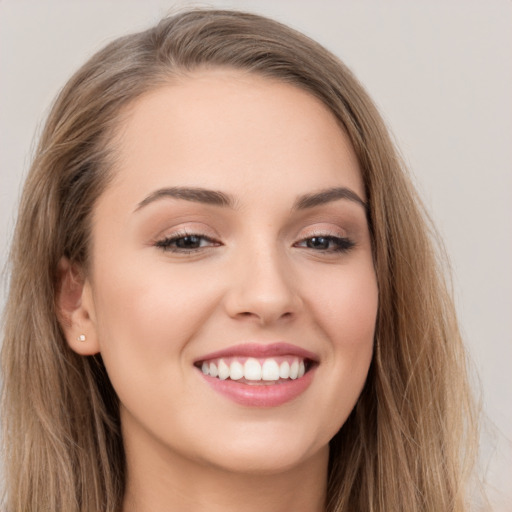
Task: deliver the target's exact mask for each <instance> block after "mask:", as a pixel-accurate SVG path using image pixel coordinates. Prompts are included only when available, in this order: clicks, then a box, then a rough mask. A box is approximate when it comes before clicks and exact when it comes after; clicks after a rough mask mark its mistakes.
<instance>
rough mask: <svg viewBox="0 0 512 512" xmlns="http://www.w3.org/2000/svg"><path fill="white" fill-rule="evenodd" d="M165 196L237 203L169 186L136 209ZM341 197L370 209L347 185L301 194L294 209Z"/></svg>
mask: <svg viewBox="0 0 512 512" xmlns="http://www.w3.org/2000/svg"><path fill="white" fill-rule="evenodd" d="M163 198H172V199H182V200H185V201H192V202H195V203H203V204H209V205H213V206H223V207H228V208H234V206H235V203H236V201H235V199H234V197H233V196H231V195H229V194H226V193H225V192H221V191H219V190H210V189H206V188H199V187H168V188H161V189H158V190H155V191H154V192H152V193H151V194H150V195H149V196H147V197H146V198H145V199H143V200H142V201H141V202H140V203H139V204H138V205H137V207H136V208H135V211H138V210H140V209H141V208H143V207H144V206H147V205H148V204H150V203H153V202H154V201H158V200H160V199H163ZM340 199H346V200H349V201H352V202H354V203H357V204H359V205H361V206H362V207H363V208H364V209H365V211H366V210H367V209H368V205H367V204H366V203H365V201H363V200H362V199H361V198H360V197H359V196H358V195H357V194H356V193H355V192H354V191H353V190H351V189H349V188H346V187H334V188H327V189H325V190H320V191H319V192H313V193H311V194H304V195H302V196H299V197H298V198H297V199H296V200H295V202H294V204H293V207H292V211H293V210H306V209H309V208H314V207H316V206H321V205H323V204H326V203H331V202H333V201H338V200H340Z"/></svg>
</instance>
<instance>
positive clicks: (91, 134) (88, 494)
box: [2, 10, 477, 512]
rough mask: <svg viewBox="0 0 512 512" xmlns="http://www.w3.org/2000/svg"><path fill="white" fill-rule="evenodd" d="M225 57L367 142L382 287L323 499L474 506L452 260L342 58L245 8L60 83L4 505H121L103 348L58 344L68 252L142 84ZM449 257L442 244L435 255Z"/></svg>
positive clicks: (33, 234) (35, 203) (416, 506)
mask: <svg viewBox="0 0 512 512" xmlns="http://www.w3.org/2000/svg"><path fill="white" fill-rule="evenodd" d="M205 67H228V68H235V69H241V70H245V71H247V72H250V73H256V74H258V75H260V76H264V77H270V78H272V79H273V80H280V81H283V82H286V83H289V84H292V85H294V86H296V87H299V88H301V89H304V90H306V91H308V92H309V93H310V94H312V95H314V96H316V97H317V98H319V99H320V100H321V101H322V102H323V103H324V104H325V105H327V107H328V108H329V109H330V110H331V111H332V113H333V114H334V115H335V116H336V117H337V118H338V120H339V122H340V123H341V125H342V126H343V127H344V129H345V130H346V133H347V134H348V136H349V137H350V140H351V141H352V144H353V147H354V149H355V151H356V154H357V156H358V159H359V162H360V166H361V169H362V175H363V180H364V184H365V187H366V194H367V198H368V204H369V222H370V229H371V234H372V241H373V251H374V261H375V267H376V273H377V280H378V287H379V313H378V319H377V326H376V338H375V350H374V357H373V361H372V364H371V368H370V372H369V375H368V379H367V382H366V385H365V388H364V390H363V392H362V394H361V396H360V398H359V400H358V402H357V405H356V407H355V409H354V410H353V412H352V414H351V415H350V417H349V418H348V420H347V421H346V423H345V424H344V425H343V427H342V428H341V430H340V431H339V433H338V434H337V435H336V436H335V437H334V439H333V440H332V441H331V451H330V463H329V482H328V495H327V504H326V508H327V510H328V511H330V512H334V511H340V512H341V511H355V510H357V511H360V512H362V511H372V512H378V511H380V512H389V511H398V510H407V511H408V512H419V511H427V510H428V511H436V512H438V511H443V512H444V511H462V510H466V503H465V487H464V483H465V480H466V477H467V475H468V470H469V468H470V467H471V463H472V459H473V455H474V447H475V443H476V441H477V436H476V433H475V421H474V407H473V402H472V398H471V393H470V390H469V387H468V383H467V372H466V362H465V353H464V349H463V345H462V343H461V339H460V335H459V331H458V326H457V322H456V318H455V313H454V307H453V303H452V300H451V297H450V293H449V290H448V289H447V286H446V283H445V280H444V277H443V271H442V269H443V259H442V257H440V254H439V251H437V252H436V250H435V245H434V244H433V242H432V239H433V237H432V229H431V227H430V223H429V221H428V218H427V217H426V215H425V213H424V212H423V208H422V206H421V203H420V201H419V199H418V197H417V195H416V193H415V191H414V189H413V188H412V186H411V184H410V182H409V179H408V177H407V173H406V171H405V169H404V166H403V164H402V162H401V160H400V158H399V156H398V154H397V151H396V149H395V148H394V146H393V143H392V141H391V140H390V137H389V134H388V131H387V129H386V127H385V125H384V123H383V121H382V119H381V117H380V115H379V114H378V112H377V110H376V108H375V107H374V105H373V103H372V101H371V100H370V98H369V97H368V95H367V94H366V92H365V91H364V89H363V88H362V87H361V85H360V84H359V83H358V81H357V80H356V79H355V78H354V76H353V75H352V73H351V72H350V71H349V70H348V69H347V67H346V66H345V65H344V64H343V63H341V62H340V61H339V60H338V59H337V58H336V57H334V56H333V55H332V54H330V53H329V52H328V51H327V50H325V49H324V48H323V47H321V46H320V45H319V44H317V43H315V42H314V41H312V40H310V39H308V38H307V37H305V36H303V35H302V34H299V33H297V32H295V31H293V30H292V29H289V28H287V27H285V26H283V25H281V24H279V23H277V22H275V21H271V20H268V19H266V18H263V17H260V16H255V15H251V14H246V13H240V12H232V11H218V10H192V11H187V12H183V13H180V14H178V15H176V16H174V17H169V18H166V19H163V20H162V21H161V22H160V23H159V24H158V25H157V26H155V27H153V28H151V29H149V30H147V31H144V32H141V33H137V34H133V35H129V36H126V37H122V38H120V39H118V40H116V41H114V42H112V43H111V44H109V45H108V46H107V47H106V48H104V49H103V50H101V51H100V52H98V53H97V54H96V55H95V56H93V57H92V58H91V59H90V60H89V61H88V62H87V63H86V64H85V65H84V66H83V67H82V68H81V69H80V70H79V71H78V72H77V73H76V74H75V75H74V76H73V77H72V78H71V80H70V81H69V82H68V83H67V85H66V86H65V87H64V89H63V90H62V92H61V93H60V95H59V96H58V98H57V100H56V102H55V104H54V106H53V109H52V111H51V113H50V115H49V118H48V120H47V122H46V125H45V128H44V131H43V134H42V137H41V140H40V143H39V146H38V149H37V152H36V155H35V158H34V161H33V164H32V168H31V170H30V174H29V176H28V179H27V181H26V184H25V188H24V191H23V196H22V200H21V205H20V210H19V217H18V221H17V225H16V231H15V236H14V242H13V246H12V251H11V256H10V271H11V278H10V279H11V280H10V293H9V297H8V301H7V307H6V311H5V329H4V342H3V349H2V371H3V380H4V385H3V395H2V402H3V403H2V407H3V409H2V412H3V418H2V421H3V446H4V458H5V482H6V484H5V487H6V502H5V503H6V510H7V511H8V512H15V511H16V512H17V511H20V512H21V511H35V510H51V511H62V512H78V511H82V512H85V511H95V512H98V511H100V510H101V511H108V512H116V511H118V510H119V508H120V504H121V500H122V496H123V492H124V476H125V473H124V472H125V461H124V452H123V444H122V439H121V435H120V428H119V413H118V399H117V397H116V394H115V392H114V390H113V389H112V386H111V384H110V381H109V379H108V376H107V374H106V372H105V368H104V366H103V364H102V361H101V356H99V355H98V356H94V357H81V356H79V355H77V354H76V353H75V352H73V351H72V350H71V349H70V348H69V347H68V345H67V343H66V342H65V339H64V336H63V334H62V330H61V328H60V326H59V322H58V319H57V312H56V307H55V293H56V285H57V284H56V283H57V276H58V264H59V261H60V260H61V258H62V257H67V258H68V259H69V260H70V261H71V262H73V263H76V264H77V265H79V266H81V267H82V268H87V258H88V247H89V243H88V238H89V233H90V217H91V211H92V209H93V207H94V204H95V201H96V199H97V198H98V196H99V195H100V194H101V192H102V190H103V189H104V187H105V186H106V183H107V181H108V179H109V177H110V172H109V171H110V170H111V169H112V167H113V163H114V160H115V151H113V146H114V144H113V143H112V139H113V136H114V133H115V129H116V125H117V124H118V123H119V122H120V116H121V114H122V112H123V109H125V108H126V106H127V105H128V104H129V103H130V102H132V101H134V99H135V98H138V97H140V96H141V95H142V94H144V93H146V92H147V91H149V90H151V89H152V88H155V87H157V86H158V85H159V84H163V83H168V82H169V81H170V80H171V81H172V79H173V76H177V75H178V74H182V73H187V72H189V71H193V70H194V69H197V68H205ZM441 256H442V255H441Z"/></svg>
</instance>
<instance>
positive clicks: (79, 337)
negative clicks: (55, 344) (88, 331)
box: [76, 334, 87, 341]
mask: <svg viewBox="0 0 512 512" xmlns="http://www.w3.org/2000/svg"><path fill="white" fill-rule="evenodd" d="M76 339H77V341H85V340H86V339H87V338H86V336H85V334H80V336H78V337H77V338H76Z"/></svg>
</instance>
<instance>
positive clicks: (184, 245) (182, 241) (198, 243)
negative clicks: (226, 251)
mask: <svg viewBox="0 0 512 512" xmlns="http://www.w3.org/2000/svg"><path fill="white" fill-rule="evenodd" d="M218 245H220V243H219V242H216V241H215V240H213V239H211V238H209V237H207V236H204V235H194V234H183V235H175V236H171V237H167V238H164V239H163V240H159V241H158V242H156V243H155V246H156V247H159V248H160V249H162V250H164V251H171V252H185V253H186V252H192V251H198V250H201V249H205V248H208V247H214V246H218Z"/></svg>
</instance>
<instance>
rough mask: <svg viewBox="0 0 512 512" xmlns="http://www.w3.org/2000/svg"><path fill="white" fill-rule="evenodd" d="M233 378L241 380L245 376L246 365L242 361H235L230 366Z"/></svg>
mask: <svg viewBox="0 0 512 512" xmlns="http://www.w3.org/2000/svg"><path fill="white" fill-rule="evenodd" d="M229 373H230V378H231V380H240V379H241V378H242V377H243V376H244V367H243V365H242V363H239V362H238V361H233V362H232V363H231V365H230V367H229Z"/></svg>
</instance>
